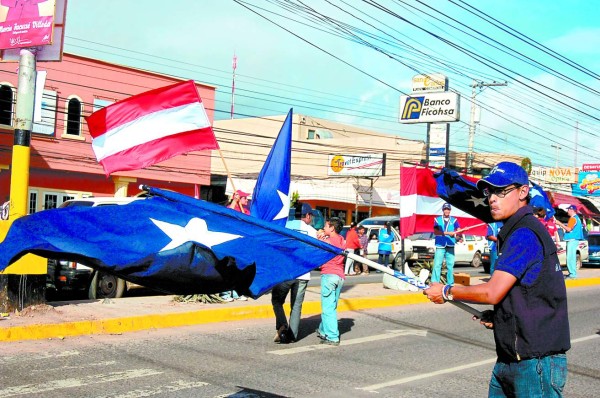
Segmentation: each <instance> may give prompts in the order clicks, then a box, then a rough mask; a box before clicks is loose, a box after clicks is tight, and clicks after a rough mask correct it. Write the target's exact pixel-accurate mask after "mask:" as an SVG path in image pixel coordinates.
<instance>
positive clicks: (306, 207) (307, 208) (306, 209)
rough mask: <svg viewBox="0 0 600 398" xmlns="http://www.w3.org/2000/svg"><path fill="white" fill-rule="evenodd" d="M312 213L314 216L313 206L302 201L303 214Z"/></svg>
mask: <svg viewBox="0 0 600 398" xmlns="http://www.w3.org/2000/svg"><path fill="white" fill-rule="evenodd" d="M305 214H310V215H311V216H312V207H310V205H309V204H308V203H302V215H305Z"/></svg>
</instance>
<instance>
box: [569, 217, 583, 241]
mask: <svg viewBox="0 0 600 398" xmlns="http://www.w3.org/2000/svg"><path fill="white" fill-rule="evenodd" d="M572 218H574V219H575V227H574V228H573V229H572V230H571V231H570V232H565V240H583V229H582V228H581V220H580V219H579V216H578V215H577V214H575V215H573V217H572Z"/></svg>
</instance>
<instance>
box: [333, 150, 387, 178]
mask: <svg viewBox="0 0 600 398" xmlns="http://www.w3.org/2000/svg"><path fill="white" fill-rule="evenodd" d="M327 175H328V176H334V177H336V176H339V177H379V176H383V175H385V154H383V153H376V154H372V153H367V154H352V155H329V162H328V165H327Z"/></svg>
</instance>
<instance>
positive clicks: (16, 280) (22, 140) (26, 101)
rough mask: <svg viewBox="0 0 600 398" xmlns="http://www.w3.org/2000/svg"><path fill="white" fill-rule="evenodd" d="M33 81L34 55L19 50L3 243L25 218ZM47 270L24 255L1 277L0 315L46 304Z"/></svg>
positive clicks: (1, 231)
mask: <svg viewBox="0 0 600 398" xmlns="http://www.w3.org/2000/svg"><path fill="white" fill-rule="evenodd" d="M35 79H36V65H35V55H34V54H33V53H32V52H31V51H29V50H27V49H21V53H20V59H19V83H18V84H19V86H18V88H17V106H16V112H15V136H14V142H13V153H12V165H11V180H10V212H9V219H8V221H3V222H2V225H0V234H1V237H2V239H4V238H5V237H6V233H7V231H8V229H9V227H10V224H11V223H12V222H13V221H14V220H15V219H17V218H19V217H22V216H25V215H27V203H28V200H27V199H28V188H29V165H30V144H31V128H32V124H33V108H34V101H35ZM47 268H48V261H47V260H46V259H44V258H41V257H38V256H34V255H27V256H24V257H23V258H21V259H20V260H19V261H17V262H15V263H14V264H13V265H11V266H10V267H8V268H7V269H6V270H5V271H4V272H3V273H2V274H0V309H1V310H2V312H9V311H12V310H13V309H23V307H26V306H29V305H32V304H39V303H43V302H45V292H46V273H47V272H48V271H47Z"/></svg>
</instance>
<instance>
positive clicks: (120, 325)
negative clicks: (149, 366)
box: [0, 293, 428, 342]
mask: <svg viewBox="0 0 600 398" xmlns="http://www.w3.org/2000/svg"><path fill="white" fill-rule="evenodd" d="M427 301H428V300H427V298H426V297H425V296H424V295H422V294H418V293H415V294H401V295H393V296H375V297H356V298H349V299H344V298H341V299H340V303H339V305H338V311H358V310H364V309H371V308H384V307H394V306H401V305H410V304H418V303H425V302H427ZM285 308H286V311H288V312H289V304H286V305H285ZM320 313H321V303H320V302H316V301H309V302H304V305H303V307H302V315H316V314H320ZM265 318H274V315H273V307H272V306H271V305H270V304H254V305H247V306H239V307H225V308H214V309H212V308H209V309H202V310H197V311H189V312H179V313H167V314H149V315H138V316H131V317H119V318H112V319H100V320H88V321H75V322H63V323H56V324H32V325H24V326H14V327H8V328H0V342H10V341H22V340H40V339H63V338H65V337H72V336H82V335H94V334H96V335H98V334H122V333H127V332H136V331H141V330H151V329H165V328H173V327H180V326H193V325H202V324H208V323H217V322H230V321H241V320H248V319H265Z"/></svg>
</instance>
